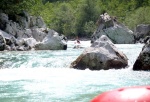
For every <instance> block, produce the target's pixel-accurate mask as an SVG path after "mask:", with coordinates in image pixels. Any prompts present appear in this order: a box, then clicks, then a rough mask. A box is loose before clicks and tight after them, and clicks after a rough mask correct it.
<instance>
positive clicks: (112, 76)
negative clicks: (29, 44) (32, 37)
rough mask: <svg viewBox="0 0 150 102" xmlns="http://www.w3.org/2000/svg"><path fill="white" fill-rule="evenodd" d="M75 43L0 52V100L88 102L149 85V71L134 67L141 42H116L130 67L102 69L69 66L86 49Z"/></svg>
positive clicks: (14, 101) (86, 43)
mask: <svg viewBox="0 0 150 102" xmlns="http://www.w3.org/2000/svg"><path fill="white" fill-rule="evenodd" d="M81 44H82V46H83V47H88V46H90V42H89V41H81ZM73 46H74V42H73V41H69V42H68V49H67V50H65V51H64V50H61V51H23V52H19V51H12V52H10V51H4V52H0V68H1V69H0V102H89V101H90V100H91V99H93V98H94V97H95V96H97V95H98V94H100V93H102V92H104V91H108V90H112V89H116V88H120V87H127V86H137V85H150V72H147V71H133V70H132V66H133V64H134V62H135V60H136V58H137V56H138V55H139V53H140V51H141V49H142V47H143V45H142V44H122V45H116V46H117V48H118V49H119V50H121V51H122V52H124V53H125V54H126V55H127V57H128V59H129V67H127V68H125V69H119V70H115V69H111V70H100V71H90V70H88V69H87V70H76V69H71V68H69V66H70V63H71V62H72V61H74V60H75V59H76V58H77V57H78V56H79V55H80V54H81V53H82V52H83V50H84V48H82V49H73Z"/></svg>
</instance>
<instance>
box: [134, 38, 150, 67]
mask: <svg viewBox="0 0 150 102" xmlns="http://www.w3.org/2000/svg"><path fill="white" fill-rule="evenodd" d="M133 70H150V39H149V40H148V41H147V43H146V44H145V46H144V47H143V48H142V51H141V53H140V55H139V56H138V58H137V59H136V61H135V63H134V65H133Z"/></svg>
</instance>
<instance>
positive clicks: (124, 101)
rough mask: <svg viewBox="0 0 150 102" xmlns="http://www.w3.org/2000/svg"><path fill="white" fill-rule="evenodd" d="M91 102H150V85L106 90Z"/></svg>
mask: <svg viewBox="0 0 150 102" xmlns="http://www.w3.org/2000/svg"><path fill="white" fill-rule="evenodd" d="M91 102H150V86H134V87H124V88H119V89H115V90H112V91H107V92H104V93H102V94H100V95H98V96H96V97H95V98H94V99H92V100H91Z"/></svg>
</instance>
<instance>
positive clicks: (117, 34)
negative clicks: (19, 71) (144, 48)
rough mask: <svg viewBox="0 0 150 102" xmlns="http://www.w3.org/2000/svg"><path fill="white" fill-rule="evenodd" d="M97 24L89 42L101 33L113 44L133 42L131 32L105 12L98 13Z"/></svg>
mask: <svg viewBox="0 0 150 102" xmlns="http://www.w3.org/2000/svg"><path fill="white" fill-rule="evenodd" d="M97 24H98V27H97V29H96V31H95V32H94V34H93V35H92V37H91V42H94V41H95V40H97V39H99V38H100V37H101V36H102V35H106V36H108V37H109V38H110V39H111V40H112V42H113V43H115V44H133V43H135V39H134V35H133V32H132V31H131V30H129V29H128V28H127V27H126V26H124V25H123V24H120V23H119V22H118V21H117V19H116V18H115V17H111V16H109V15H108V14H107V13H104V14H102V15H100V17H99V19H98V21H97Z"/></svg>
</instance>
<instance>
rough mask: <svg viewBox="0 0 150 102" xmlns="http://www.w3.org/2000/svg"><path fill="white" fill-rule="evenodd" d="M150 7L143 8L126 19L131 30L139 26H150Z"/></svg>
mask: <svg viewBox="0 0 150 102" xmlns="http://www.w3.org/2000/svg"><path fill="white" fill-rule="evenodd" d="M149 11H150V7H141V8H139V9H137V10H136V11H135V12H132V13H131V14H130V15H128V16H127V17H126V20H125V23H126V25H128V26H129V27H130V28H131V29H134V27H135V26H137V25H138V24H150V13H149Z"/></svg>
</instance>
